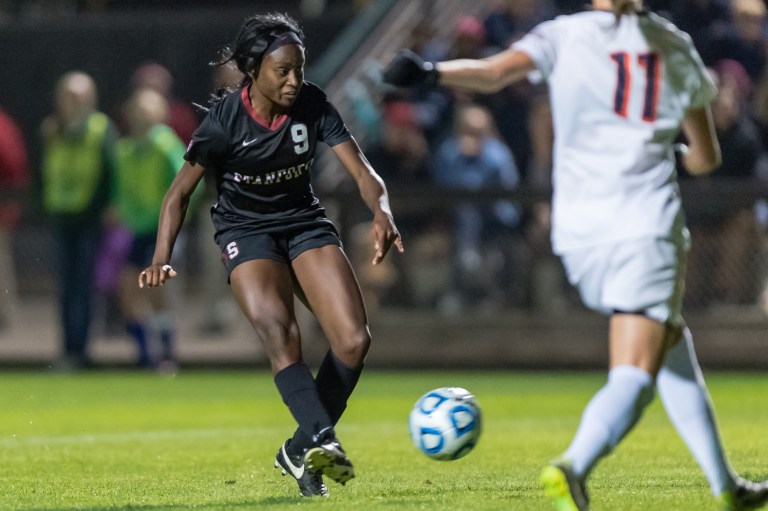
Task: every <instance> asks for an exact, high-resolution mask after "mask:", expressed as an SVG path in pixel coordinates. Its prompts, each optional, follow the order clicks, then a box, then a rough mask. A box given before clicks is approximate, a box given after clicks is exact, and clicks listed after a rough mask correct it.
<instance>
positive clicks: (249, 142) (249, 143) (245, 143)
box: [243, 138, 258, 147]
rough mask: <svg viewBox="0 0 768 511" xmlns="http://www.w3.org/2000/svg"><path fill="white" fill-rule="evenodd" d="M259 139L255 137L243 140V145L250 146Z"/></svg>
mask: <svg viewBox="0 0 768 511" xmlns="http://www.w3.org/2000/svg"><path fill="white" fill-rule="evenodd" d="M257 140H258V138H254V139H253V140H243V147H248V146H249V145H251V144H253V143H254V142H256V141H257Z"/></svg>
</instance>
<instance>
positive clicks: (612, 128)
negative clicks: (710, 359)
mask: <svg viewBox="0 0 768 511" xmlns="http://www.w3.org/2000/svg"><path fill="white" fill-rule="evenodd" d="M534 71H536V72H538V73H539V74H540V75H541V76H543V77H544V78H545V79H546V80H547V81H548V85H549V90H550V94H551V102H552V115H553V122H554V128H555V143H554V170H553V172H554V175H553V182H554V197H553V221H552V241H553V246H554V250H555V251H556V252H557V253H558V255H560V256H561V258H562V260H563V263H564V266H565V268H566V271H567V274H568V277H569V280H570V281H571V282H572V283H573V284H574V285H576V286H577V287H578V289H579V291H580V293H581V296H582V299H583V301H584V302H585V304H586V305H588V306H589V307H591V308H593V309H595V310H597V311H600V312H602V313H604V314H606V315H609V316H610V332H609V350H610V372H609V374H608V382H607V383H606V385H605V386H604V387H603V388H602V389H601V390H600V391H599V392H598V393H597V394H596V395H595V396H594V397H593V399H592V400H591V402H590V403H589V405H588V406H587V407H586V409H585V411H584V414H583V416H582V420H581V425H580V426H579V429H578V431H577V433H576V435H575V437H574V439H573V441H572V443H571V445H570V447H568V449H567V450H566V451H565V453H564V454H563V455H562V456H561V457H559V458H557V459H555V460H554V461H552V462H551V463H550V464H549V465H548V466H547V467H545V468H544V469H543V471H542V474H541V481H542V484H543V486H544V488H545V491H546V493H547V495H548V496H549V497H550V498H551V499H552V500H553V501H554V503H555V505H556V507H557V509H558V510H560V511H565V510H585V509H588V506H589V502H588V498H587V494H586V491H585V488H584V482H585V480H586V478H587V476H588V475H589V473H590V471H591V470H592V468H593V467H594V466H595V464H596V463H597V462H598V460H599V459H600V458H601V457H602V456H604V455H605V454H607V453H608V452H610V451H611V450H612V449H613V448H614V447H616V445H617V444H618V443H619V441H620V440H621V439H622V438H623V437H624V436H625V435H626V433H627V432H628V431H629V430H630V429H631V428H632V427H633V426H634V424H635V423H636V422H637V420H638V419H639V418H640V415H641V413H642V411H643V409H644V408H645V407H646V406H647V405H648V403H650V402H651V400H652V398H653V394H654V387H655V388H657V389H658V391H659V394H660V395H661V399H662V401H663V402H664V406H665V408H666V410H667V413H668V415H669V417H670V419H671V420H672V422H673V423H674V425H675V427H676V428H677V431H678V432H679V434H680V435H681V436H682V438H683V439H684V440H685V442H686V444H687V445H688V447H689V449H690V450H691V451H692V453H693V455H694V457H695V458H696V460H697V461H698V463H699V465H700V466H701V468H702V469H703V471H704V473H705V474H706V476H707V479H708V480H709V483H710V487H711V490H712V492H713V494H714V495H715V496H717V497H718V498H719V499H720V501H721V503H722V506H723V509H728V510H732V509H756V508H758V507H761V506H762V505H764V504H765V503H766V501H768V485H767V484H766V483H762V484H756V483H752V482H748V481H745V480H743V479H741V478H739V477H737V476H736V475H735V474H734V473H733V471H732V470H731V468H730V466H729V464H728V461H727V460H726V457H725V453H724V452H723V448H722V445H721V443H720V439H719V436H718V432H717V427H716V424H715V419H714V415H713V411H712V407H711V405H710V402H709V398H708V394H707V390H706V387H705V386H704V380H703V378H702V376H701V372H700V369H699V366H698V363H697V361H696V357H695V355H694V351H693V344H692V341H691V336H690V332H689V331H688V329H687V328H686V327H685V323H684V322H683V319H682V317H681V308H682V296H683V277H684V273H685V266H684V265H685V256H686V253H687V250H688V240H689V236H688V231H687V229H686V227H685V220H684V215H683V210H682V205H681V201H680V193H679V190H678V185H677V178H676V175H675V163H674V151H673V143H674V141H675V138H676V137H677V136H678V133H679V131H680V129H681V128H682V131H683V133H684V135H685V136H686V138H687V140H688V147H687V151H686V152H685V153H684V154H683V162H684V165H685V166H686V168H687V169H688V170H689V171H690V172H691V173H692V174H704V173H706V172H708V171H711V170H712V169H713V168H715V167H716V166H717V165H718V164H719V162H720V147H719V144H718V141H717V138H716V135H715V132H714V128H713V125H712V119H711V114H710V109H709V103H710V101H711V100H712V98H713V97H714V96H715V87H714V85H713V84H712V82H711V80H710V78H709V76H708V74H707V71H706V70H705V68H704V66H703V65H702V63H701V59H700V57H699V55H698V53H697V52H696V50H695V49H694V47H693V45H692V43H691V40H690V38H689V37H688V36H687V35H686V34H684V33H682V32H681V31H679V30H678V29H677V28H676V27H675V26H674V25H672V24H671V23H669V22H667V21H665V20H663V19H661V18H660V17H658V16H655V15H653V14H652V13H649V12H646V11H644V10H643V9H642V2H641V1H637V0H615V1H611V0H593V2H592V9H591V10H590V11H588V12H583V13H578V14H574V15H570V16H561V17H558V18H556V19H555V20H552V21H547V22H544V23H542V24H540V25H539V26H537V27H536V28H534V29H533V30H532V31H531V32H530V33H529V34H528V35H526V36H525V37H523V38H522V39H521V40H520V41H518V42H516V43H514V44H513V45H512V46H511V47H510V48H509V49H507V50H504V51H502V52H500V53H498V54H496V55H494V56H490V57H488V58H485V59H479V60H475V59H465V60H453V61H446V62H439V63H437V64H433V63H427V62H424V61H423V60H421V59H420V58H419V57H417V56H416V55H414V54H413V53H409V52H403V53H400V54H399V55H398V56H396V57H395V59H394V60H393V61H392V63H390V65H389V66H388V68H387V69H386V70H385V72H384V79H385V81H387V82H389V83H391V84H394V85H399V86H410V85H415V84H425V83H427V84H429V83H432V84H435V83H440V84H442V85H446V86H452V87H460V88H465V89H470V90H474V91H478V92H492V91H497V90H499V89H501V88H502V87H504V86H506V85H509V84H510V83H512V82H514V81H516V80H519V79H522V78H524V77H525V76H526V75H528V73H531V72H534Z"/></svg>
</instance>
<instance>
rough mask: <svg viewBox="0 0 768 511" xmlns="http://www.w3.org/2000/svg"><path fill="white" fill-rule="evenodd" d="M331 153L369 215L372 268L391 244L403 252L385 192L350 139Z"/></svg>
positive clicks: (379, 179)
mask: <svg viewBox="0 0 768 511" xmlns="http://www.w3.org/2000/svg"><path fill="white" fill-rule="evenodd" d="M333 152H334V153H336V156H337V157H338V158H339V160H340V161H341V163H342V164H343V165H344V167H345V168H346V169H347V171H348V172H349V173H350V174H351V175H352V177H353V178H354V179H355V182H356V183H357V187H358V189H359V190H360V196H361V197H362V198H363V201H364V202H365V204H366V206H368V209H370V210H371V211H372V212H373V224H372V226H371V231H372V236H373V240H374V249H375V251H376V253H375V254H374V256H373V264H374V265H377V264H379V263H380V262H381V261H382V259H384V256H385V255H387V252H388V251H389V249H390V247H391V246H392V244H393V243H394V244H395V246H396V247H397V250H398V251H400V252H403V250H404V248H403V242H402V240H401V239H400V233H399V232H398V230H397V227H396V226H395V221H394V219H393V218H392V209H391V208H390V206H389V196H388V195H387V188H386V186H385V185H384V181H382V179H381V177H379V175H378V174H377V173H376V171H375V170H373V167H371V164H370V163H368V160H367V159H366V158H365V155H363V152H362V151H361V150H360V146H358V145H357V142H355V140H354V139H349V140H347V141H346V142H342V143H340V144H337V145H335V146H333Z"/></svg>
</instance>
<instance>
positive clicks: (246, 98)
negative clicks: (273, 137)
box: [240, 83, 288, 131]
mask: <svg viewBox="0 0 768 511" xmlns="http://www.w3.org/2000/svg"><path fill="white" fill-rule="evenodd" d="M251 85H253V84H250V83H249V84H248V85H247V86H245V87H243V90H242V91H240V97H241V98H242V100H243V106H245V110H246V111H247V112H248V115H250V116H251V119H253V120H254V121H256V122H258V123H259V124H261V125H262V126H264V127H265V128H267V129H268V130H272V131H275V130H276V129H277V128H279V127H280V126H282V125H283V123H284V122H285V120H286V119H288V116H287V115H286V114H283V115H279V116H277V117H275V118H274V119H273V120H272V122H271V123H270V122H269V121H268V120H267V119H265V118H264V117H262V116H261V115H259V113H258V112H257V111H256V110H254V108H253V105H252V104H251V94H250V89H251Z"/></svg>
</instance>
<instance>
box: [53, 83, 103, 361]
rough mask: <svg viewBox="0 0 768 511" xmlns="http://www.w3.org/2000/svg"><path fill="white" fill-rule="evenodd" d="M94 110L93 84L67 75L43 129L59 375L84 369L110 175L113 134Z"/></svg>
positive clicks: (100, 114)
mask: <svg viewBox="0 0 768 511" xmlns="http://www.w3.org/2000/svg"><path fill="white" fill-rule="evenodd" d="M96 105H97V94H96V84H95V83H94V81H93V79H92V78H91V77H90V76H89V75H87V74H85V73H83V72H80V71H71V72H68V73H66V74H64V75H63V76H62V77H61V78H60V79H59V81H58V83H57V85H56V91H55V112H54V113H53V114H51V115H50V116H48V117H47V118H46V119H45V120H44V121H43V123H42V125H41V135H42V138H43V144H44V149H43V159H42V169H41V179H42V183H41V185H42V201H43V208H44V211H45V212H46V213H47V215H48V217H49V219H50V222H51V226H52V228H53V231H54V235H55V238H56V242H57V245H58V254H57V255H58V257H57V258H56V261H57V263H58V271H59V276H60V281H59V294H60V302H61V321H62V330H63V332H62V333H63V337H64V339H63V344H64V353H63V358H62V359H61V360H60V362H59V364H58V367H59V368H60V369H62V370H76V369H80V368H83V367H85V366H86V365H88V363H89V360H88V355H87V343H88V338H89V334H90V327H91V311H92V291H93V289H92V286H93V269H94V261H95V254H96V248H97V246H98V243H99V238H100V236H101V229H102V214H103V212H104V208H105V207H106V205H107V203H108V201H109V197H110V182H111V178H112V175H113V169H114V144H115V140H116V131H115V129H114V127H113V126H112V123H111V122H110V120H109V118H108V117H107V116H106V115H105V114H103V113H101V112H98V111H97V110H96Z"/></svg>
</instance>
